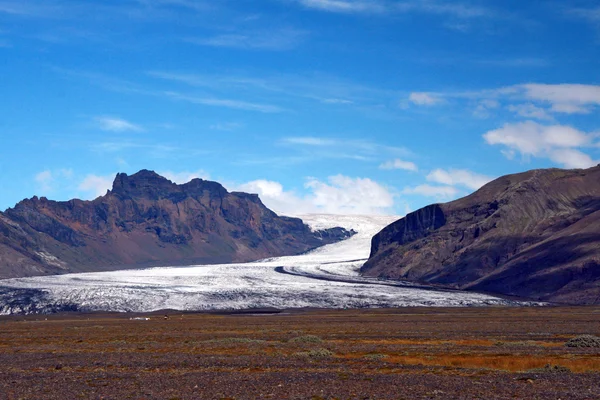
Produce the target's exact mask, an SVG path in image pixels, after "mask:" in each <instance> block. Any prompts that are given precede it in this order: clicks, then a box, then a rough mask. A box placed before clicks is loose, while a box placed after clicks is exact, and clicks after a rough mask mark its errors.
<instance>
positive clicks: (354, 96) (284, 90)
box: [147, 71, 398, 106]
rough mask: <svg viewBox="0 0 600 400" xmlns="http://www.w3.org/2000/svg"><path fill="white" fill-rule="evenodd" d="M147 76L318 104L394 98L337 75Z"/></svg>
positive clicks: (394, 94)
mask: <svg viewBox="0 0 600 400" xmlns="http://www.w3.org/2000/svg"><path fill="white" fill-rule="evenodd" d="M147 74H148V75H149V76H152V77H155V78H159V79H163V80H167V81H172V82H179V83H183V84H187V85H190V86H193V87H202V88H209V89H211V90H214V91H219V92H230V91H235V92H236V93H247V94H254V93H257V92H260V93H262V94H264V95H265V96H271V97H273V96H275V97H283V96H285V97H286V98H287V99H288V100H289V99H291V98H296V99H310V100H314V101H317V102H319V103H321V104H330V105H338V106H358V105H364V104H372V103H377V104H379V103H381V102H386V101H389V100H392V99H396V98H397V96H398V93H397V92H396V91H394V90H389V89H380V88H375V87H370V86H366V85H360V84H357V83H355V82H351V81H346V80H342V79H339V78H337V77H335V76H330V75H319V74H313V75H300V74H280V75H271V76H244V75H234V74H232V75H204V74H193V73H181V72H168V71H149V72H148V73H147Z"/></svg>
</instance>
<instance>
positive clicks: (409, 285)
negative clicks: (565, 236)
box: [275, 263, 559, 305]
mask: <svg viewBox="0 0 600 400" xmlns="http://www.w3.org/2000/svg"><path fill="white" fill-rule="evenodd" d="M332 264H335V263H332ZM275 272H277V273H280V274H285V275H292V276H301V277H305V278H311V279H315V280H319V281H329V282H343V283H352V284H355V285H373V286H377V285H380V286H391V287H397V288H404V289H419V290H427V291H430V292H441V293H479V294H483V295H488V296H493V297H496V298H498V299H503V300H507V301H515V302H534V303H538V302H539V301H538V300H533V299H527V298H523V297H516V296H507V295H502V294H498V293H491V292H471V291H468V290H460V289H452V288H442V287H434V286H425V285H418V284H415V283H406V284H401V283H395V282H394V281H390V280H385V281H384V280H377V281H376V282H374V281H369V280H365V281H356V280H352V279H344V278H329V277H326V276H322V275H312V274H300V273H295V272H291V271H288V270H286V269H285V267H275ZM542 303H544V304H545V305H559V304H557V303H549V302H542Z"/></svg>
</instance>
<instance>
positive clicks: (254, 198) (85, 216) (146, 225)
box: [0, 170, 354, 278]
mask: <svg viewBox="0 0 600 400" xmlns="http://www.w3.org/2000/svg"><path fill="white" fill-rule="evenodd" d="M353 233H354V232H351V231H347V230H345V229H343V228H333V229H325V230H321V231H316V232H313V231H311V229H310V228H309V227H308V226H307V225H305V224H304V223H303V222H302V220H300V219H298V218H289V217H282V216H278V215H277V214H275V213H274V212H273V211H271V210H269V209H268V208H266V207H265V206H264V205H263V204H262V202H261V201H260V199H259V198H258V195H255V194H247V193H240V192H231V193H230V192H228V191H227V190H226V189H225V188H224V187H223V186H221V185H220V184H219V183H217V182H210V181H205V180H201V179H194V180H192V181H190V182H189V183H186V184H184V185H177V184H175V183H173V182H171V181H169V180H168V179H166V178H163V177H162V176H160V175H158V174H156V173H154V172H152V171H147V170H142V171H140V172H138V173H136V174H134V175H131V176H128V175H127V174H118V175H117V176H116V178H115V180H114V183H113V187H112V190H110V191H108V192H107V193H106V195H104V196H101V197H99V198H97V199H95V200H93V201H82V200H70V201H66V202H57V201H51V200H48V199H46V198H44V197H42V198H37V197H33V198H32V199H27V200H23V201H21V202H20V203H18V204H17V205H16V206H15V207H14V208H10V209H8V210H6V211H5V212H4V213H0V278H9V277H22V276H34V275H47V274H62V273H71V272H91V271H104V270H115V269H121V268H131V267H139V266H159V265H185V264H213V263H227V262H246V261H252V260H257V259H261V258H265V257H275V256H282V255H293V254H299V253H303V252H306V251H308V250H310V249H313V248H315V247H318V246H321V245H324V244H329V243H333V242H336V241H339V240H342V239H345V238H347V237H349V236H351V235H352V234H353Z"/></svg>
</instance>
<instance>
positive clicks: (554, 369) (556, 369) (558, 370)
mask: <svg viewBox="0 0 600 400" xmlns="http://www.w3.org/2000/svg"><path fill="white" fill-rule="evenodd" d="M527 372H537V373H547V372H550V373H554V374H568V373H570V372H571V370H570V369H569V368H567V367H563V366H562V365H550V364H546V366H545V367H542V368H534V369H530V370H529V371H527Z"/></svg>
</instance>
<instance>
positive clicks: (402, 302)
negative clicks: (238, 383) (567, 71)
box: [0, 214, 532, 315]
mask: <svg viewBox="0 0 600 400" xmlns="http://www.w3.org/2000/svg"><path fill="white" fill-rule="evenodd" d="M300 217H301V218H302V219H303V220H304V221H305V223H307V224H308V225H309V226H310V227H311V229H314V230H318V229H324V228H331V227H335V226H341V227H344V228H346V229H354V230H355V231H356V232H357V234H356V235H354V236H353V237H351V238H349V239H347V240H344V241H342V242H338V243H335V244H331V245H326V246H323V247H320V248H317V249H315V250H313V251H310V252H308V253H306V254H302V255H297V256H288V257H277V258H270V259H265V260H260V261H256V262H251V263H243V264H221V265H194V266H186V267H161V268H147V269H137V270H121V271H113V272H97V273H80V274H67V275H55V276H42V277H32V278H17V279H4V280H0V314H3V315H6V314H32V313H51V312H59V311H81V312H92V311H110V312H152V311H157V310H165V309H169V310H179V311H203V310H241V309H260V308H277V309H291V308H365V307H369V308H375V307H402V306H445V307H456V306H485V305H525V304H529V305H530V304H532V303H521V302H518V301H514V300H508V299H504V298H499V297H494V296H491V295H488V294H481V293H473V292H460V291H453V290H440V289H436V288H433V287H428V286H420V285H414V284H412V283H409V282H398V281H386V280H380V279H372V278H365V277H361V276H360V274H359V270H360V267H361V266H362V265H363V264H364V262H365V261H366V260H367V258H368V256H369V252H370V245H371V238H372V237H373V235H374V234H376V233H377V232H378V231H380V230H381V229H383V228H384V227H385V226H387V225H388V224H390V223H391V222H393V221H395V220H396V219H397V217H393V216H391V217H390V216H356V215H353V216H342V215H317V214H312V215H302V216H300Z"/></svg>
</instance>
